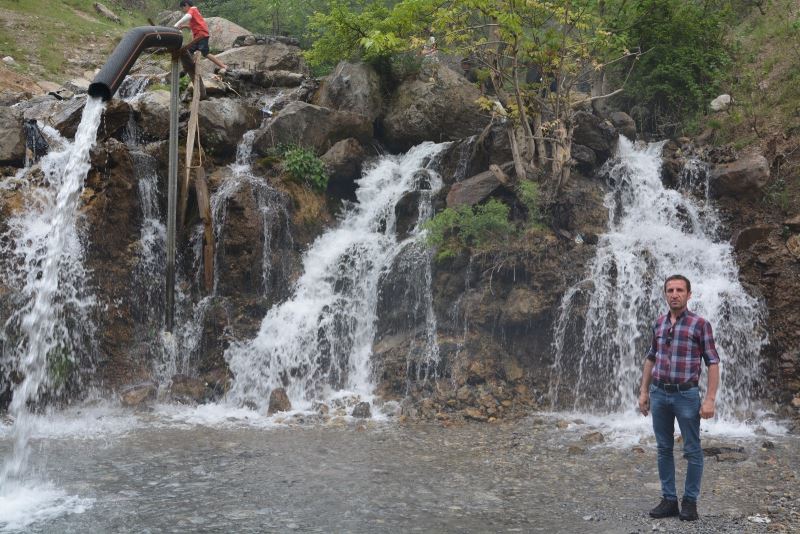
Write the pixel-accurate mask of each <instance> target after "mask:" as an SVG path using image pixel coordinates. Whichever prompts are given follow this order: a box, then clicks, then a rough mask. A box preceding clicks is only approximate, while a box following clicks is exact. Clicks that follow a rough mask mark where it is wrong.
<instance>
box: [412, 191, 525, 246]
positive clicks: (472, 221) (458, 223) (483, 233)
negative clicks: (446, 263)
mask: <svg viewBox="0 0 800 534" xmlns="http://www.w3.org/2000/svg"><path fill="white" fill-rule="evenodd" d="M508 214H509V208H508V206H506V205H505V204H503V203H502V202H500V201H499V200H497V199H491V200H489V201H488V202H487V203H485V204H481V205H478V206H475V207H472V206H459V207H458V208H455V209H453V208H447V209H445V210H444V211H441V212H439V213H438V214H437V215H436V216H435V217H433V218H432V219H431V220H430V221H428V222H427V223H425V225H424V226H423V227H424V228H425V230H427V232H428V233H427V237H426V239H427V243H428V245H430V246H432V247H435V248H437V249H438V251H437V254H436V259H437V260H444V259H446V258H450V257H453V256H455V255H456V254H457V253H458V252H460V251H461V250H462V249H472V250H480V249H484V248H487V247H488V246H489V245H491V244H492V243H502V242H505V240H506V239H507V238H508V237H509V236H510V235H511V234H512V233H513V226H512V225H511V223H510V222H509V221H508Z"/></svg>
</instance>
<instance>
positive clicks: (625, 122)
mask: <svg viewBox="0 0 800 534" xmlns="http://www.w3.org/2000/svg"><path fill="white" fill-rule="evenodd" d="M608 119H609V120H610V121H611V124H613V125H614V128H616V129H617V130H619V133H621V134H622V135H624V136H625V137H627V138H628V139H630V140H631V141H635V140H636V121H634V120H633V117H631V116H630V115H628V114H627V113H625V112H624V111H613V112H611V113H609V115H608Z"/></svg>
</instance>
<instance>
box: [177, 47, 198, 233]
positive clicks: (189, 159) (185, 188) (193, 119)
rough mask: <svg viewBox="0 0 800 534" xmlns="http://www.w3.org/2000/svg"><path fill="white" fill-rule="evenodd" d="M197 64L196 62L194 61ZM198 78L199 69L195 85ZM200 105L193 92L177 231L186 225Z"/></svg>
mask: <svg viewBox="0 0 800 534" xmlns="http://www.w3.org/2000/svg"><path fill="white" fill-rule="evenodd" d="M194 56H195V60H197V59H198V58H199V57H200V52H199V51H198V52H195V53H194ZM195 64H197V61H195ZM199 78H200V68H199V67H198V68H197V69H195V70H194V79H195V83H196V82H197V80H198V79H199ZM195 87H197V85H195ZM199 105H200V92H199V91H194V92H193V93H192V104H191V106H190V108H189V124H188V126H187V128H186V129H187V132H186V159H185V160H184V175H183V180H181V184H180V185H181V187H180V193H179V195H178V229H179V230H182V229H183V225H184V224H186V209H187V206H188V205H189V179H190V178H191V174H192V166H193V156H194V143H195V138H196V137H198V136H199V134H198V132H197V122H198V109H199Z"/></svg>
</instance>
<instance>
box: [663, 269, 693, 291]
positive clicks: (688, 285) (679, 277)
mask: <svg viewBox="0 0 800 534" xmlns="http://www.w3.org/2000/svg"><path fill="white" fill-rule="evenodd" d="M670 280H683V281H684V282H686V292H687V293H691V292H692V283H691V282H690V281H689V279H688V278H686V277H685V276H683V275H682V274H673V275H672V276H670V277H669V278H667V279H666V280H664V293H666V292H667V282H669V281H670Z"/></svg>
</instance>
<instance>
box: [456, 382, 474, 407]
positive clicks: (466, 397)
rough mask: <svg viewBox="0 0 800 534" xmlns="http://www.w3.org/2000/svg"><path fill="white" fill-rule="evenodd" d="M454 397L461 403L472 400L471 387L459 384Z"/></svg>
mask: <svg viewBox="0 0 800 534" xmlns="http://www.w3.org/2000/svg"><path fill="white" fill-rule="evenodd" d="M456 399H458V400H459V401H461V402H463V403H469V402H471V401H472V389H471V388H470V387H469V386H461V387H460V388H458V391H456Z"/></svg>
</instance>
